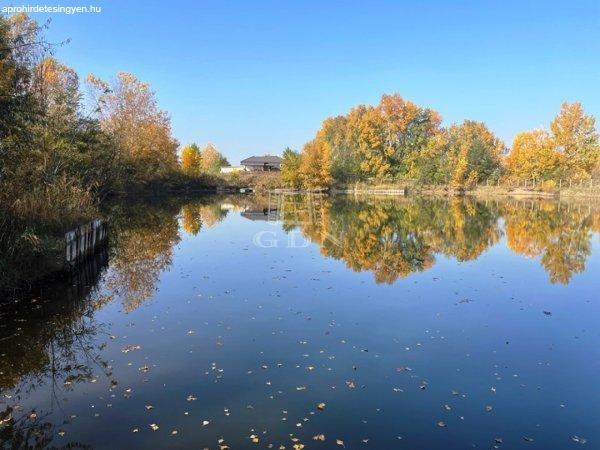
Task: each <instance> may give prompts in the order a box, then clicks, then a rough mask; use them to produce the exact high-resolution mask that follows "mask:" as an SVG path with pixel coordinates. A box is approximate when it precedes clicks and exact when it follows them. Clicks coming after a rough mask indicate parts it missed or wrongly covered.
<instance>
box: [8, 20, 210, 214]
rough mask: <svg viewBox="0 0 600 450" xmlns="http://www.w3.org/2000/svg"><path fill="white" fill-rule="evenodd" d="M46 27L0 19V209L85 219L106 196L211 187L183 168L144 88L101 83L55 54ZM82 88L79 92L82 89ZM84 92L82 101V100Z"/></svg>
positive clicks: (129, 82) (165, 120)
mask: <svg viewBox="0 0 600 450" xmlns="http://www.w3.org/2000/svg"><path fill="white" fill-rule="evenodd" d="M46 27H47V24H46V25H42V26H40V25H38V24H37V23H36V22H35V21H33V20H32V19H31V18H29V17H28V16H26V15H24V14H17V15H14V16H10V17H3V16H0V183H1V185H2V189H0V208H1V209H2V211H3V212H5V214H9V215H14V216H15V217H17V218H18V219H22V220H33V219H41V220H44V221H46V222H48V221H65V220H77V219H78V218H82V217H89V216H90V215H91V214H93V212H94V211H95V209H96V208H97V206H98V204H99V202H100V201H101V200H102V199H104V198H105V197H107V196H109V195H115V194H123V193H130V192H135V193H136V194H139V193H142V192H158V191H171V190H173V189H178V188H183V187H189V186H205V185H209V184H211V183H212V184H214V183H215V182H216V181H215V180H214V179H211V175H210V173H206V172H209V171H203V172H197V173H192V172H191V171H189V170H182V167H181V165H180V163H179V158H178V153H177V152H178V147H179V143H178V142H177V140H176V139H175V138H174V137H173V135H172V132H171V121H170V118H169V115H168V114H167V113H166V112H165V111H163V110H161V109H160V108H159V106H158V104H157V100H156V96H155V94H154V92H153V91H152V89H151V87H150V86H149V85H148V83H145V82H143V81H141V80H139V79H138V78H137V77H136V76H135V75H133V74H130V73H126V72H120V73H118V74H117V75H116V77H115V78H114V80H112V81H110V82H108V81H104V80H102V79H100V78H98V77H96V76H94V75H89V76H88V77H87V79H86V80H85V82H84V83H82V82H81V80H80V79H79V77H78V75H77V73H76V72H75V71H74V70H73V69H72V68H70V67H68V66H66V65H64V64H63V63H61V62H59V61H58V60H57V59H55V58H54V56H53V53H54V50H55V49H56V48H57V46H60V45H62V44H51V43H48V42H47V41H46V40H45V38H44V30H45V29H46ZM84 85H85V88H84V87H83V86H84ZM84 89H87V91H88V92H89V95H85V96H84V94H83V91H84Z"/></svg>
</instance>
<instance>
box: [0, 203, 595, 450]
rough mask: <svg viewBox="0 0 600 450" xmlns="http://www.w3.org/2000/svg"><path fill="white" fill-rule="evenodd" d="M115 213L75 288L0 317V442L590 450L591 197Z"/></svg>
mask: <svg viewBox="0 0 600 450" xmlns="http://www.w3.org/2000/svg"><path fill="white" fill-rule="evenodd" d="M108 215H109V217H110V221H111V222H110V223H111V243H110V246H109V248H108V250H107V251H106V252H101V253H99V254H98V255H97V256H96V257H95V258H94V259H92V260H90V261H89V262H88V263H87V264H86V265H85V266H84V267H82V268H81V270H80V272H79V275H78V277H76V278H74V279H73V280H71V281H69V282H52V283H50V282H48V283H45V284H43V285H41V286H39V287H37V288H36V289H34V292H33V294H32V295H30V296H27V297H25V298H21V299H20V300H16V299H12V298H6V299H5V303H4V304H3V305H2V306H1V307H0V411H2V412H0V442H1V443H2V445H0V448H6V449H9V448H25V443H27V444H28V445H29V446H30V447H28V448H45V447H58V448H62V447H65V448H100V449H116V448H161V449H162V448H174V449H184V448H194V449H203V448H210V449H218V448H223V449H224V448H231V449H245V448H275V449H280V448H281V449H283V448H286V449H293V448H298V449H300V448H307V449H310V448H315V449H318V448H329V449H332V448H342V446H344V447H345V448H347V449H353V448H373V449H411V450H414V449H423V450H426V449H427V450H430V449H438V448H444V449H466V448H484V449H489V448H496V447H497V448H510V449H513V448H519V449H520V448H532V449H534V448H536V449H563V448H564V449H568V448H578V447H580V446H581V445H584V446H585V447H584V448H595V449H598V448H600V387H599V381H598V376H599V374H600V327H599V325H600V315H599V313H600V295H599V288H600V277H599V276H600V245H599V239H598V236H599V235H598V233H599V232H600V205H595V204H593V203H585V204H578V203H560V204H559V203H558V202H555V201H517V200H510V201H508V200H507V201H488V202H477V201H473V200H468V199H463V200H458V199H454V200H422V199H405V198H395V199H352V198H346V197H340V198H338V197H336V198H326V197H293V196H286V197H276V196H271V197H270V198H269V197H230V198H216V197H214V198H204V199H196V200H191V201H190V200H188V201H183V200H168V201H164V202H161V203H158V204H156V203H153V204H142V205H140V204H138V205H129V206H123V205H116V206H114V207H113V208H111V210H110V211H108ZM321 435H323V436H321ZM315 438H317V439H315ZM323 438H324V442H323V441H322V440H321V439H323ZM302 445H304V447H302Z"/></svg>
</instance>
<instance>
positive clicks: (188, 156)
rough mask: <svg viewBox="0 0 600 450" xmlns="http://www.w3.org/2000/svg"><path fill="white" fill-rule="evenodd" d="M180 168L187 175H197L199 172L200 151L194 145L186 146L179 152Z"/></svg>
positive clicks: (200, 162)
mask: <svg viewBox="0 0 600 450" xmlns="http://www.w3.org/2000/svg"><path fill="white" fill-rule="evenodd" d="M180 158H181V159H180V160H181V168H182V169H183V170H184V171H185V172H187V173H189V174H196V175H197V174H198V173H199V172H200V168H201V164H202V157H201V156H200V149H199V148H198V146H197V145H196V144H191V145H186V146H185V147H184V148H183V149H182V150H181V157H180Z"/></svg>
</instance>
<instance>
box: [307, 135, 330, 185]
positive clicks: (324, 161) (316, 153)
mask: <svg viewBox="0 0 600 450" xmlns="http://www.w3.org/2000/svg"><path fill="white" fill-rule="evenodd" d="M300 176H301V178H302V184H303V185H304V187H306V188H309V189H315V188H324V187H327V186H329V185H330V184H331V182H332V181H333V179H332V177H331V154H330V148H329V144H328V143H327V142H325V141H324V140H323V139H321V138H320V137H319V136H317V137H316V138H315V139H313V140H312V141H310V142H308V143H306V144H305V145H304V149H303V150H302V156H301V159H300Z"/></svg>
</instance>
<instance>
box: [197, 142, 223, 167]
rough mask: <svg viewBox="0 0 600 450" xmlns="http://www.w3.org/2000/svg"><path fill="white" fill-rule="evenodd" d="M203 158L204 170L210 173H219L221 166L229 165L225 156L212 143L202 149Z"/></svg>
mask: <svg viewBox="0 0 600 450" xmlns="http://www.w3.org/2000/svg"><path fill="white" fill-rule="evenodd" d="M201 158H202V159H201V166H202V170H203V171H205V172H208V173H218V172H219V170H220V169H221V167H223V166H227V165H229V163H228V162H227V160H226V159H225V157H224V156H223V155H222V154H221V153H219V151H218V150H217V148H216V147H215V146H214V145H213V144H210V143H209V144H207V145H206V147H204V150H202V154H201Z"/></svg>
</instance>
